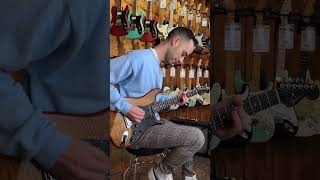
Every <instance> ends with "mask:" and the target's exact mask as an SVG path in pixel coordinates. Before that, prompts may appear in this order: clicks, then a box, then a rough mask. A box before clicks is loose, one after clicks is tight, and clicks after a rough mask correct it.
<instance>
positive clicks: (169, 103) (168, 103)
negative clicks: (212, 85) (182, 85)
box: [152, 89, 198, 113]
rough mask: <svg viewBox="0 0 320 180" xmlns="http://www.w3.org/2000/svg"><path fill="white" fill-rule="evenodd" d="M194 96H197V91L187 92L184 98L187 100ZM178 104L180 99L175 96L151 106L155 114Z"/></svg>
mask: <svg viewBox="0 0 320 180" xmlns="http://www.w3.org/2000/svg"><path fill="white" fill-rule="evenodd" d="M196 94H198V91H197V89H194V90H192V91H189V92H187V93H186V96H187V97H188V98H189V97H192V96H194V95H196ZM179 102H180V97H179V96H176V97H173V98H171V99H169V100H166V101H162V102H158V103H156V104H154V105H153V106H152V110H153V112H155V113H157V112H161V111H163V110H165V109H167V108H169V107H170V106H172V105H176V104H179Z"/></svg>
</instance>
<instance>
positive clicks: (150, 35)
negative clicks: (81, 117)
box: [140, 1, 158, 42]
mask: <svg viewBox="0 0 320 180" xmlns="http://www.w3.org/2000/svg"><path fill="white" fill-rule="evenodd" d="M151 9H152V1H148V8H147V18H148V19H146V20H145V21H144V33H143V36H142V37H141V38H140V40H141V41H142V42H153V41H154V40H155V39H156V38H157V37H158V32H157V29H156V22H155V20H154V19H151V14H152V13H151Z"/></svg>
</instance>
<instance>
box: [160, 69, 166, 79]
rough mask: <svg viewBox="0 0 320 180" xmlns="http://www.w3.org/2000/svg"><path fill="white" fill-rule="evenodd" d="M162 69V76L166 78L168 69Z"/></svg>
mask: <svg viewBox="0 0 320 180" xmlns="http://www.w3.org/2000/svg"><path fill="white" fill-rule="evenodd" d="M161 69H162V75H163V77H166V68H164V67H163V68H161Z"/></svg>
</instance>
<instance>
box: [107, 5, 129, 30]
mask: <svg viewBox="0 0 320 180" xmlns="http://www.w3.org/2000/svg"><path fill="white" fill-rule="evenodd" d="M111 13H112V18H111V26H110V34H112V35H114V36H125V35H127V34H128V32H129V28H130V23H129V21H128V13H129V7H128V5H127V6H126V7H125V9H124V10H121V0H117V6H113V7H112V8H111Z"/></svg>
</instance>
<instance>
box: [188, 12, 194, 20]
mask: <svg viewBox="0 0 320 180" xmlns="http://www.w3.org/2000/svg"><path fill="white" fill-rule="evenodd" d="M192 20H193V14H192V13H189V15H188V21H192Z"/></svg>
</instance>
